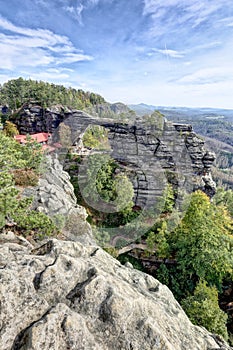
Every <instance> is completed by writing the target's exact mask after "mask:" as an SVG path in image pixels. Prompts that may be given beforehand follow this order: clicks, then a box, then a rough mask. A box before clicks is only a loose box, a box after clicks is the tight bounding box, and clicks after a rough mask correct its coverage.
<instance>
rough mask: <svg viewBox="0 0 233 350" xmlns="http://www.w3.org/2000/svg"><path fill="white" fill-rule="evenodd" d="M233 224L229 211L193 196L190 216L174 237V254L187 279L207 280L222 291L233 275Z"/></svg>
mask: <svg viewBox="0 0 233 350" xmlns="http://www.w3.org/2000/svg"><path fill="white" fill-rule="evenodd" d="M231 227H232V220H231V218H230V216H229V215H228V213H227V211H226V209H225V208H224V207H221V206H217V207H216V206H215V205H213V204H212V203H210V200H209V198H208V197H207V196H206V195H205V194H204V193H203V192H201V191H197V192H195V193H193V194H192V195H191V201H190V204H189V208H188V209H187V211H186V214H185V216H184V218H183V220H182V221H181V223H180V225H179V226H178V227H177V229H176V230H175V232H174V234H173V235H170V242H169V243H170V246H171V248H172V254H174V255H175V257H176V260H177V269H178V270H179V272H180V276H183V277H182V278H183V279H187V278H188V279H195V278H197V279H198V280H199V279H203V280H206V281H207V283H209V284H212V285H216V286H217V287H220V286H221V284H222V281H223V279H224V278H225V277H227V276H232V273H233V255H232V247H233V237H232V235H231Z"/></svg>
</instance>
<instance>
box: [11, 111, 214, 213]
mask: <svg viewBox="0 0 233 350" xmlns="http://www.w3.org/2000/svg"><path fill="white" fill-rule="evenodd" d="M62 121H64V123H65V124H66V125H68V126H69V127H70V129H71V132H72V143H76V144H77V143H78V142H79V139H80V138H81V136H82V135H83V133H84V131H85V129H86V128H87V127H88V126H89V125H101V126H103V127H104V128H106V129H107V130H108V138H109V142H110V145H111V149H112V151H111V154H110V155H111V157H113V158H114V159H115V160H116V161H117V162H119V163H120V164H121V166H122V167H124V166H127V170H128V173H130V176H131V180H132V183H133V185H134V192H135V198H134V202H135V205H136V206H138V207H141V208H145V207H151V206H152V205H153V204H154V199H155V198H156V196H158V195H159V194H161V192H162V190H163V189H164V186H165V184H164V180H165V181H168V182H169V183H171V184H172V185H173V187H174V188H176V189H182V190H183V189H186V191H187V192H192V191H193V190H196V189H202V190H203V191H204V192H206V193H207V194H208V195H209V196H212V195H213V194H214V193H215V183H214V182H213V180H212V177H211V171H210V169H211V166H212V164H213V162H214V160H215V155H214V154H213V153H211V152H209V151H207V150H206V149H205V148H204V141H203V140H202V139H201V138H200V137H198V136H197V135H196V134H195V133H194V132H193V130H192V126H191V125H186V124H173V123H171V122H168V121H165V122H164V123H163V125H161V124H160V125H159V126H158V125H156V124H155V123H150V122H148V120H146V119H142V118H140V119H138V120H133V121H131V122H129V123H123V122H117V121H116V120H113V119H106V118H96V117H92V116H90V115H88V114H87V113H85V112H82V111H71V110H68V109H66V110H65V109H64V108H63V107H53V108H50V109H45V110H44V109H42V108H40V107H39V106H34V107H30V106H25V108H24V109H22V110H21V112H20V113H19V115H18V118H17V119H16V120H15V121H14V122H15V123H16V124H17V126H18V128H19V130H20V132H21V133H27V132H28V133H36V132H41V131H49V132H53V135H54V137H55V140H57V139H56V135H57V136H58V133H57V131H58V126H59V124H60V122H62Z"/></svg>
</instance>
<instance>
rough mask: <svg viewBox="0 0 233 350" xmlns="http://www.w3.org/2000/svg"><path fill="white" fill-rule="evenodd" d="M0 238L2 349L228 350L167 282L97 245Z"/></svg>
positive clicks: (0, 332) (0, 346) (0, 329)
mask: <svg viewBox="0 0 233 350" xmlns="http://www.w3.org/2000/svg"><path fill="white" fill-rule="evenodd" d="M0 239H1V237H0ZM0 242H1V245H0V279H1V288H0V300H1V320H0V349H1V350H10V349H12V350H32V349H33V350H68V349H69V350H81V349H83V350H152V349H153V350H181V349H182V350H217V349H230V347H228V346H227V345H226V344H225V343H224V342H223V341H222V340H221V339H220V338H219V337H216V336H213V335H211V334H210V333H208V332H207V331H206V330H205V329H203V328H200V327H196V326H193V325H192V323H191V322H190V321H189V319H188V317H187V316H186V314H185V313H184V311H183V310H182V308H181V307H180V305H179V304H178V303H177V301H176V300H175V299H174V297H173V295H172V293H171V292H170V291H169V289H168V288H167V287H166V286H164V285H162V284H161V283H159V282H158V281H157V280H156V279H154V278H153V277H151V276H149V275H146V274H144V273H142V272H140V271H137V270H134V269H133V268H132V267H126V266H122V265H121V264H120V263H119V262H118V261H116V260H115V259H114V258H112V257H111V256H110V255H108V254H107V253H106V252H105V251H103V250H102V249H101V248H99V247H97V246H90V245H89V246H83V245H82V244H81V243H79V242H71V241H59V240H56V239H52V240H49V241H47V242H45V243H44V244H42V245H41V246H40V247H38V248H33V247H32V246H30V244H27V242H26V240H24V239H23V240H19V239H17V238H16V237H15V239H14V236H13V235H12V234H11V235H9V239H8V238H7V234H6V235H5V236H4V237H2V239H1V241H0Z"/></svg>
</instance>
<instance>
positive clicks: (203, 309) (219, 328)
mask: <svg viewBox="0 0 233 350" xmlns="http://www.w3.org/2000/svg"><path fill="white" fill-rule="evenodd" d="M181 304H182V307H183V308H184V310H185V312H186V313H187V315H188V317H189V318H190V320H191V321H192V322H193V323H194V324H196V325H199V326H203V327H205V328H206V329H207V330H208V331H209V332H211V333H216V334H219V335H221V336H222V337H223V338H225V340H227V339H228V334H227V328H226V322H227V314H225V312H224V311H222V310H221V309H220V308H219V305H218V291H217V288H216V287H208V286H207V283H206V281H202V280H201V281H200V282H199V283H198V284H197V286H196V288H195V290H194V294H193V295H192V296H189V297H187V298H186V299H184V300H182V303H181Z"/></svg>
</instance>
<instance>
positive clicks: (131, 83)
mask: <svg viewBox="0 0 233 350" xmlns="http://www.w3.org/2000/svg"><path fill="white" fill-rule="evenodd" d="M19 76H22V77H24V78H31V79H37V80H44V81H49V82H53V83H56V84H63V85H65V86H67V87H68V86H72V87H75V88H82V89H83V90H89V91H93V92H97V93H99V94H101V95H103V96H104V97H105V99H106V100H107V101H110V102H117V101H121V102H124V103H127V104H128V103H140V102H144V103H148V104H154V105H163V106H189V107H222V108H233V96H232V95H233V0H203V1H198V0H21V1H19V0H8V1H5V0H0V83H3V82H5V81H7V80H8V79H12V78H17V77H19Z"/></svg>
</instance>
